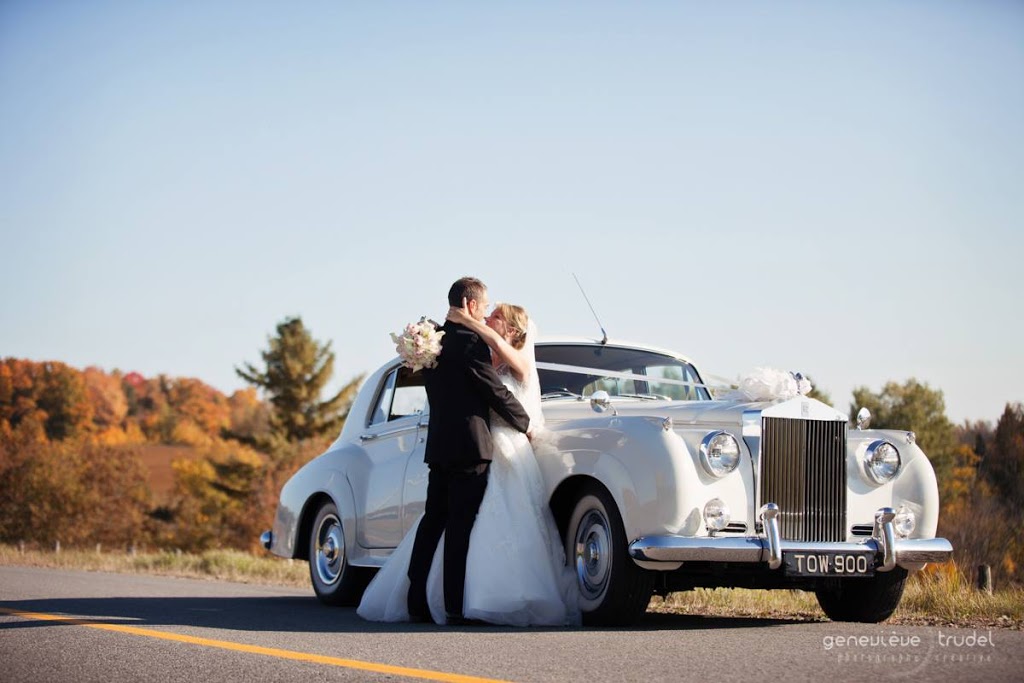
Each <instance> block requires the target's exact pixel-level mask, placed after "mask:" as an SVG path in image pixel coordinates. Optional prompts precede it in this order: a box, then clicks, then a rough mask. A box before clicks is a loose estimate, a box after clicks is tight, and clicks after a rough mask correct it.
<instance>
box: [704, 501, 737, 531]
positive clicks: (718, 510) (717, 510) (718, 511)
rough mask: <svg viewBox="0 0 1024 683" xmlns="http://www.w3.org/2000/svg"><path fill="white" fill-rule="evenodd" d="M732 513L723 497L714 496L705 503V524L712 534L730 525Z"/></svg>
mask: <svg viewBox="0 0 1024 683" xmlns="http://www.w3.org/2000/svg"><path fill="white" fill-rule="evenodd" d="M731 519H732V514H731V513H730V512H729V506H728V505H726V504H725V503H723V502H722V499H721V498H712V499H711V500H709V501H708V502H707V503H706V504H705V505H704V525H705V526H707V528H708V531H709V532H711V533H712V534H713V533H715V532H716V531H721V530H722V529H724V528H725V527H727V526H729V522H730V520H731Z"/></svg>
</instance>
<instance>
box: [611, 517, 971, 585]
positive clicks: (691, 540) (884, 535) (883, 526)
mask: <svg viewBox="0 0 1024 683" xmlns="http://www.w3.org/2000/svg"><path fill="white" fill-rule="evenodd" d="M895 514H896V513H895V511H894V510H892V508H882V509H881V510H879V511H878V512H877V513H875V529H874V533H873V534H872V536H871V538H866V539H864V540H863V541H859V542H856V543H815V542H808V541H784V540H782V539H781V537H780V535H779V524H778V519H777V518H776V517H777V515H778V508H777V507H776V506H775V505H774V504H771V503H769V504H768V505H765V506H764V507H763V508H762V509H761V520H762V524H763V526H764V535H763V536H745V537H714V536H706V537H693V536H644V537H643V538H639V539H637V540H635V541H633V542H632V543H630V544H629V554H630V556H631V557H632V558H633V560H634V561H637V562H667V563H676V564H678V563H680V562H749V563H759V562H766V563H768V568H769V569H778V568H779V566H781V564H782V553H783V552H784V551H785V552H789V551H802V552H828V551H836V552H843V551H849V550H861V549H863V548H864V547H868V548H871V549H872V550H873V551H874V552H875V553H876V554H877V555H880V556H881V559H880V561H879V563H878V565H877V566H876V569H877V570H878V571H882V572H885V571H890V570H891V569H893V568H894V567H896V566H897V565H917V564H921V563H926V562H947V561H948V560H949V559H950V558H951V557H952V555H953V546H952V545H951V544H950V542H949V541H947V540H946V539H944V538H924V539H917V538H915V539H896V533H895V530H894V528H893V518H894V517H895Z"/></svg>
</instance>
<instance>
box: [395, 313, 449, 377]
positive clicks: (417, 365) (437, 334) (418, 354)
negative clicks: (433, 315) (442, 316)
mask: <svg viewBox="0 0 1024 683" xmlns="http://www.w3.org/2000/svg"><path fill="white" fill-rule="evenodd" d="M443 336H444V332H443V331H441V330H438V329H437V325H435V324H434V323H433V322H432V321H430V320H427V319H426V317H423V318H420V320H419V322H415V323H409V324H408V325H406V326H405V329H404V330H403V331H402V333H401V334H395V333H394V332H392V333H391V341H393V342H395V350H396V351H397V352H398V355H399V356H401V358H402V365H404V366H405V367H407V368H409V369H410V370H412V371H413V372H419V371H420V370H422V369H423V368H428V369H429V368H433V367H436V366H437V357H438V355H439V354H440V353H441V337H443Z"/></svg>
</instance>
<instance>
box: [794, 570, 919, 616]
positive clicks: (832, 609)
mask: <svg viewBox="0 0 1024 683" xmlns="http://www.w3.org/2000/svg"><path fill="white" fill-rule="evenodd" d="M906 583H907V570H906V569H903V568H902V567H895V568H893V569H892V570H891V571H887V572H879V573H877V574H875V575H874V576H872V577H869V578H863V579H828V580H827V581H826V582H825V584H824V585H823V586H822V587H821V588H819V589H818V590H816V591H815V592H814V594H815V595H816V596H817V597H818V604H819V605H821V609H823V610H824V611H825V614H826V615H827V616H828V618H829V619H831V620H832V621H860V622H864V623H867V624H877V623H879V622H881V621H885V620H886V619H888V618H889V617H890V616H892V613H893V612H895V611H896V607H897V606H898V605H899V604H900V598H902V597H903V588H904V586H906Z"/></svg>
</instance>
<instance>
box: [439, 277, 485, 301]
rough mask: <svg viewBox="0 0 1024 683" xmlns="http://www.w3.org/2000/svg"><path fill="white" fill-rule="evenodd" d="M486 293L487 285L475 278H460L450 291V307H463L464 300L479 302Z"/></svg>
mask: <svg viewBox="0 0 1024 683" xmlns="http://www.w3.org/2000/svg"><path fill="white" fill-rule="evenodd" d="M486 291H487V285H485V284H484V283H483V282H481V281H480V280H478V279H476V278H475V277H460V278H459V279H458V280H456V281H455V284H453V285H452V288H451V289H449V290H448V305H449V306H462V300H463V299H465V300H466V301H470V300H471V299H476V300H477V301H479V300H480V297H481V296H483V294H484V292H486Z"/></svg>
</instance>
